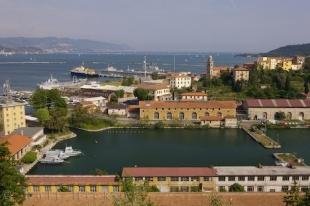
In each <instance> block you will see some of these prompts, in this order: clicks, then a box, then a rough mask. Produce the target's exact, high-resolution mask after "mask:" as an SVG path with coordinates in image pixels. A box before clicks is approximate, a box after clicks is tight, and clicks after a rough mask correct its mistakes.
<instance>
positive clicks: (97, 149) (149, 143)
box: [30, 129, 310, 174]
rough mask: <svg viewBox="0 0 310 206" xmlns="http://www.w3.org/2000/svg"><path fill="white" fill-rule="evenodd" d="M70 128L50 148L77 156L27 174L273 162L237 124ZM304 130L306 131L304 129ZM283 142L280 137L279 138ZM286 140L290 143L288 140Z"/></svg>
mask: <svg viewBox="0 0 310 206" xmlns="http://www.w3.org/2000/svg"><path fill="white" fill-rule="evenodd" d="M76 132H77V134H78V136H77V137H76V138H74V139H70V140H66V141H63V142H61V143H59V144H57V145H56V146H55V148H61V149H63V148H64V147H65V146H66V145H68V146H69V145H70V146H73V148H75V149H79V150H82V151H83V153H84V155H83V156H80V157H72V158H70V159H69V160H68V161H69V162H70V163H66V164H62V165H43V164H38V165H37V166H35V167H34V168H33V169H32V171H30V173H31V174H92V173H94V171H95V170H96V168H98V169H104V170H106V171H108V172H110V173H117V172H120V171H121V168H122V167H124V166H134V165H138V166H211V165H257V164H258V163H262V164H264V165H272V164H273V163H274V160H273V158H272V152H273V151H271V150H266V149H264V148H263V147H261V146H260V145H258V144H257V143H256V142H254V141H253V140H252V139H250V138H249V137H248V136H247V135H246V134H245V133H244V132H243V131H241V130H239V129H207V130H186V129H164V130H130V132H128V130H127V132H124V130H118V131H117V130H111V131H104V132H96V133H90V132H85V131H76ZM281 133H282V132H281ZM298 134H300V133H298ZM307 134H310V132H309V130H308V131H307ZM285 141H286V140H285V138H283V143H284V142H285ZM308 143H309V140H308ZM285 145H286V144H285ZM287 145H289V146H290V147H291V146H292V147H293V145H291V144H290V143H288V144H287ZM308 154H309V152H308ZM308 157H309V155H308ZM309 159H310V157H309Z"/></svg>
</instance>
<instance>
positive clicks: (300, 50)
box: [236, 43, 310, 57]
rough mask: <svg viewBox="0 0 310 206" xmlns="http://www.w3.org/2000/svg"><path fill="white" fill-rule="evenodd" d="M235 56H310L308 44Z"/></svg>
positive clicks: (309, 45)
mask: <svg viewBox="0 0 310 206" xmlns="http://www.w3.org/2000/svg"><path fill="white" fill-rule="evenodd" d="M236 56H242V57H248V56H250V57H258V56H310V43H309V44H296V45H287V46H283V47H280V48H277V49H274V50H271V51H269V52H265V53H257V54H255V53H242V54H238V55H236Z"/></svg>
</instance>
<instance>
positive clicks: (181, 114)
mask: <svg viewBox="0 0 310 206" xmlns="http://www.w3.org/2000/svg"><path fill="white" fill-rule="evenodd" d="M179 119H180V120H184V112H180V113H179Z"/></svg>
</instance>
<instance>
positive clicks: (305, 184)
mask: <svg viewBox="0 0 310 206" xmlns="http://www.w3.org/2000/svg"><path fill="white" fill-rule="evenodd" d="M214 169H215V170H216V173H217V176H216V177H215V178H214V181H215V185H216V190H217V191H229V187H230V186H231V185H233V184H234V183H238V184H240V185H241V186H243V187H244V190H245V191H246V192H286V191H288V190H290V188H291V186H292V185H293V184H294V181H296V183H297V185H298V186H300V188H301V190H302V191H305V190H306V189H308V188H309V186H310V180H309V176H310V167H309V166H300V167H295V168H288V167H282V166H262V167H254V166H236V167H235V166H228V167H214Z"/></svg>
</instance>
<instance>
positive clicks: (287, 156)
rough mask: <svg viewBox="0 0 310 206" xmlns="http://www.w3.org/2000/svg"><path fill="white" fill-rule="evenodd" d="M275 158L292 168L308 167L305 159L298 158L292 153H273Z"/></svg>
mask: <svg viewBox="0 0 310 206" xmlns="http://www.w3.org/2000/svg"><path fill="white" fill-rule="evenodd" d="M273 156H274V157H275V158H276V159H277V160H278V161H280V162H285V163H287V164H288V165H291V166H306V164H305V162H304V160H303V159H301V158H298V157H296V155H295V154H292V153H273Z"/></svg>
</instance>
